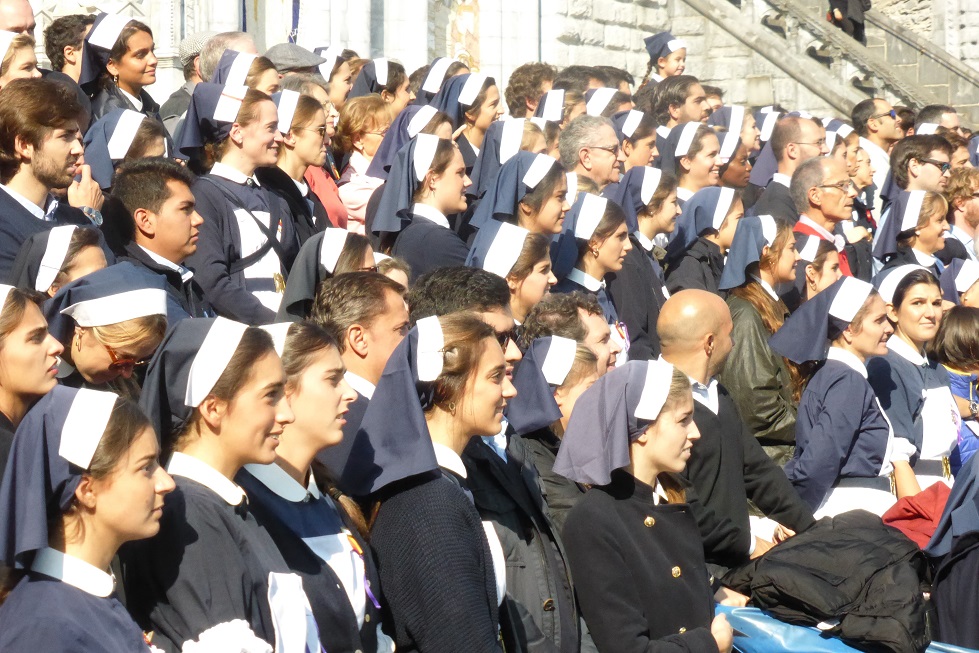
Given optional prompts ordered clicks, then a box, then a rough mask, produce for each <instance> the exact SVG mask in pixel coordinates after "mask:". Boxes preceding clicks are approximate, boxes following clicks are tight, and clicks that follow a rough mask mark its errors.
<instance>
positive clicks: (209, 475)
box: [167, 451, 245, 506]
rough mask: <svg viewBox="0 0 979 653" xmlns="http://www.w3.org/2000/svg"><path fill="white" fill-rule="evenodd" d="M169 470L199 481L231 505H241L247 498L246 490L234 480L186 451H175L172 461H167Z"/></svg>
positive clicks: (177, 474) (172, 473)
mask: <svg viewBox="0 0 979 653" xmlns="http://www.w3.org/2000/svg"><path fill="white" fill-rule="evenodd" d="M167 472H168V473H169V474H170V476H183V477H184V478H189V479H191V480H192V481H197V482H198V483H200V484H201V485H204V486H205V487H207V488H208V489H210V490H211V491H212V492H214V493H215V494H217V495H218V496H219V497H221V498H222V499H224V501H225V502H226V503H227V504H228V505H229V506H237V505H240V504H241V502H242V500H244V498H245V491H244V490H242V489H241V488H240V487H238V486H237V485H235V483H234V482H233V481H231V480H229V479H227V478H225V477H224V475H223V474H221V472H219V471H218V470H216V469H214V468H213V467H211V466H210V465H208V464H207V463H205V462H203V461H200V460H198V459H197V458H194V457H193V456H188V455H187V454H185V453H180V452H179V451H174V452H173V455H171V456H170V462H169V463H167Z"/></svg>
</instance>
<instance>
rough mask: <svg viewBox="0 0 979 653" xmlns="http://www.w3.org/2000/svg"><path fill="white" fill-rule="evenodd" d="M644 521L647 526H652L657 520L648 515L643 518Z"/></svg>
mask: <svg viewBox="0 0 979 653" xmlns="http://www.w3.org/2000/svg"><path fill="white" fill-rule="evenodd" d="M642 523H643V524H644V525H645V526H646V528H652V527H653V525H654V524H655V523H656V520H655V519H653V518H652V517H646V518H645V519H644V520H642Z"/></svg>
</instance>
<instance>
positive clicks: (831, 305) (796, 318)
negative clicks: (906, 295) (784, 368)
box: [768, 277, 874, 364]
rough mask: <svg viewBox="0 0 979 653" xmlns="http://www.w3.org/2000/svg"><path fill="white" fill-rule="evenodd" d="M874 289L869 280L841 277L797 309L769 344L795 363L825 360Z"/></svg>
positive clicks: (770, 339)
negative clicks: (832, 340)
mask: <svg viewBox="0 0 979 653" xmlns="http://www.w3.org/2000/svg"><path fill="white" fill-rule="evenodd" d="M873 289H874V287H873V286H871V285H870V284H869V283H867V282H866V281H861V280H860V279H857V278H855V277H840V278H839V279H837V280H836V281H834V282H833V285H831V286H829V287H828V288H826V289H824V290H823V291H822V292H820V293H818V294H817V295H816V296H815V297H813V298H812V299H809V300H807V301H805V302H803V303H802V305H801V306H799V308H797V309H795V312H794V313H792V315H790V316H789V317H788V319H787V320H786V321H785V323H784V324H783V325H782V327H781V328H780V329H779V330H778V331H776V332H775V334H774V335H773V336H772V337H770V338H769V339H768V346H769V347H771V348H772V351H774V352H775V353H777V354H779V355H781V356H784V357H785V358H787V359H789V360H790V361H792V362H793V363H799V364H802V363H805V362H806V361H821V360H825V359H826V352H827V351H829V345H830V339H831V338H834V337H836V336H838V335H839V333H840V332H842V331H843V329H845V328H846V327H847V325H849V324H850V322H852V321H853V318H854V316H856V314H857V312H858V311H859V310H860V308H861V307H862V306H863V305H864V302H866V301H867V298H868V297H870V293H871V292H872V291H873Z"/></svg>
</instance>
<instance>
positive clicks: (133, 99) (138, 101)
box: [116, 86, 143, 111]
mask: <svg viewBox="0 0 979 653" xmlns="http://www.w3.org/2000/svg"><path fill="white" fill-rule="evenodd" d="M116 88H118V89H119V92H120V93H122V96H123V97H124V98H126V99H127V100H129V101H130V102H132V104H133V106H134V107H136V111H142V110H143V101H142V100H141V99H139V98H138V97H136V96H135V95H131V94H129V93H127V92H126V91H124V90H122V87H121V86H117V87H116Z"/></svg>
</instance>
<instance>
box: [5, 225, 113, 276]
mask: <svg viewBox="0 0 979 653" xmlns="http://www.w3.org/2000/svg"><path fill="white" fill-rule="evenodd" d="M80 228H82V227H78V226H76V225H73V224H69V225H60V226H57V227H54V228H53V229H47V230H45V231H41V232H38V233H36V234H34V235H32V236H31V237H30V238H28V239H27V240H26V241H25V242H24V244H23V245H21V247H20V252H18V253H17V258H16V259H14V266H13V268H12V269H11V271H10V280H11V281H12V282H13V285H15V286H17V287H18V288H22V289H25V290H36V291H37V292H41V293H46V292H47V291H48V290H49V289H50V288H51V284H53V283H54V280H55V278H56V277H57V276H58V273H59V272H60V271H61V269H62V268H63V267H64V265H65V258H66V257H67V256H68V247H69V246H70V245H71V239H72V236H73V235H74V233H75V230H76V229H80ZM85 228H89V229H92V230H93V231H95V232H97V233H98V234H99V241H100V242H101V240H102V234H101V232H99V231H98V229H95V228H94V227H85Z"/></svg>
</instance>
